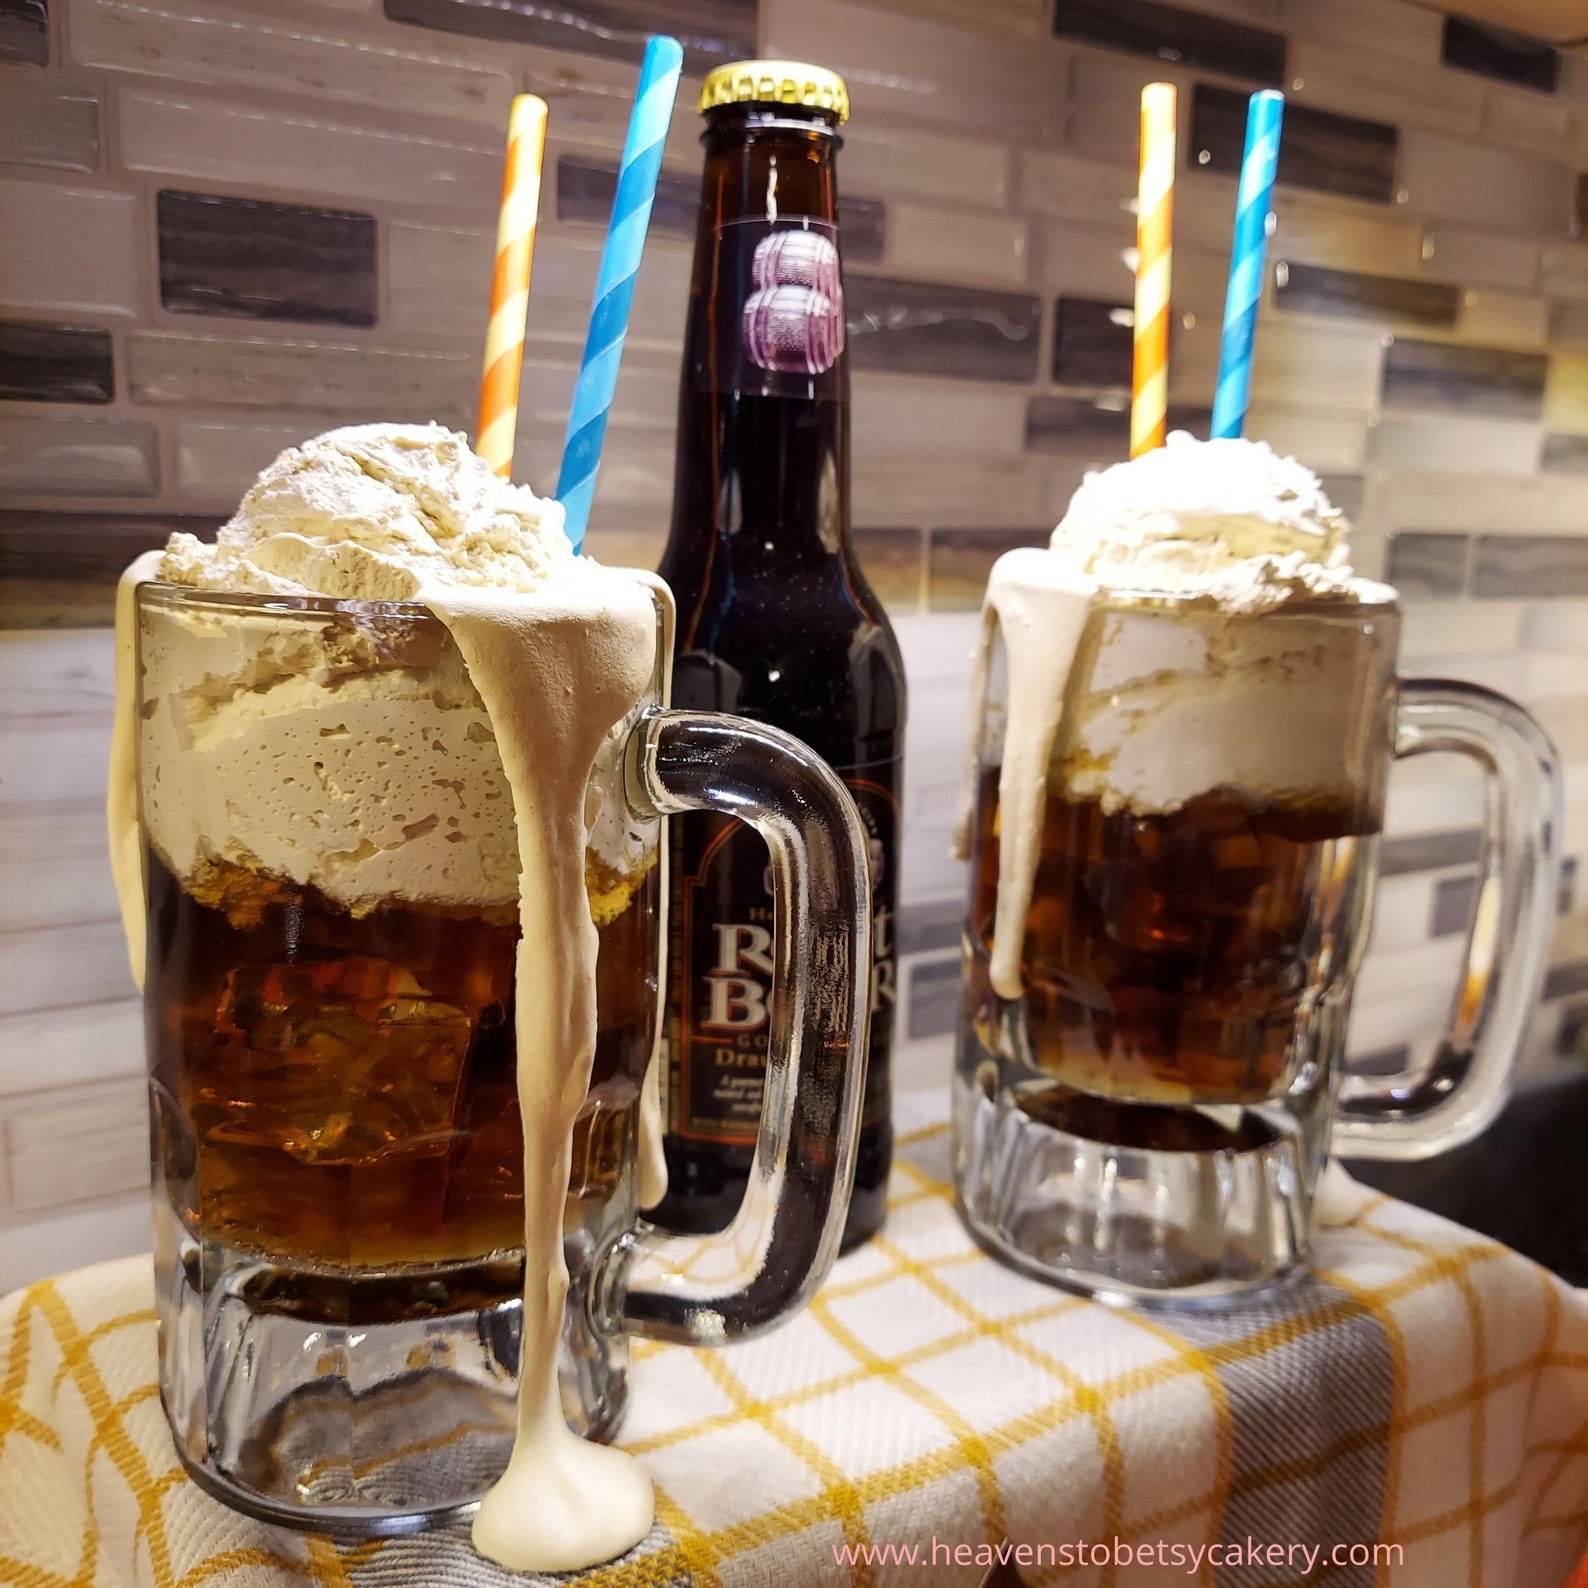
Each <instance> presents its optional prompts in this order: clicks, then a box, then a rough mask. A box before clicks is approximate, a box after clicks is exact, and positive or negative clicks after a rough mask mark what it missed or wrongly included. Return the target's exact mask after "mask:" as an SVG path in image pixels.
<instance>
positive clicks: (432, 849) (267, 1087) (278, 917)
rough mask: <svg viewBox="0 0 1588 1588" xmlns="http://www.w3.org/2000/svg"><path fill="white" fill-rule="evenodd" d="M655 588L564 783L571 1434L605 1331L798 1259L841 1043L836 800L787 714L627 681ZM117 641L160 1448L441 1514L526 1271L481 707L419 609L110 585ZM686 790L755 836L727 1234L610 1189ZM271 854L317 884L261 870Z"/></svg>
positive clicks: (502, 846)
mask: <svg viewBox="0 0 1588 1588" xmlns="http://www.w3.org/2000/svg"><path fill="white" fill-rule="evenodd" d="M655 599H656V603H657V629H656V649H655V660H654V663H653V673H652V684H651V689H650V694H649V698H648V699H645V700H643V701H642V702H641V703H640V705H639V706H638V707H637V708H636V710H635V711H634V712H633V713H631V715H630V718H629V719H628V720H627V722H626V723H625V724H624V731H623V732H622V733H621V734H617V735H614V736H610V737H609V740H608V744H609V751H610V753H608V752H603V757H602V758H598V760H597V763H596V770H595V773H594V775H593V776H592V780H591V785H590V793H589V795H588V796H587V816H589V817H591V818H592V819H591V821H590V847H589V849H588V850H587V854H586V860H585V879H586V889H587V892H588V897H589V905H590V910H591V914H592V917H593V919H594V921H595V923H596V926H597V931H598V938H599V954H598V961H597V978H596V980H597V987H596V993H597V1037H596V1050H595V1059H594V1068H593V1073H592V1076H591V1082H590V1088H589V1094H588V1097H587V1099H586V1102H585V1105H584V1108H583V1111H582V1112H581V1113H580V1115H579V1119H578V1123H577V1126H576V1128H575V1131H574V1139H573V1151H572V1157H573V1166H572V1178H571V1184H570V1186H569V1191H568V1198H567V1203H566V1212H565V1220H564V1250H565V1255H566V1260H567V1266H568V1270H569V1275H570V1287H569V1294H568V1304H567V1308H566V1314H565V1322H564V1327H563V1334H562V1341H561V1367H560V1381H561V1392H562V1402H563V1409H564V1411H565V1414H566V1416H567V1418H568V1420H569V1422H570V1423H571V1424H572V1425H573V1427H574V1428H575V1429H576V1430H577V1431H579V1432H580V1433H583V1434H586V1435H588V1436H590V1437H594V1438H600V1437H603V1436H605V1435H607V1434H609V1433H610V1432H611V1431H612V1430H613V1428H614V1427H615V1425H616V1423H617V1421H618V1419H619V1418H620V1416H621V1414H622V1410H623V1404H624V1395H625V1369H626V1363H627V1350H628V1345H627V1342H628V1338H629V1336H631V1335H636V1334H638V1335H645V1336H648V1337H650V1338H653V1339H662V1340H670V1341H677V1342H685V1343H692V1344H713V1345H715V1344H722V1343H724V1342H726V1341H729V1340H732V1339H736V1338H742V1337H744V1336H745V1335H746V1334H748V1333H751V1332H754V1331H757V1330H759V1329H761V1328H764V1327H765V1326H767V1325H769V1324H771V1323H773V1322H774V1321H776V1320H778V1319H779V1318H781V1317H783V1316H786V1315H787V1314H788V1313H789V1312H791V1311H793V1310H795V1309H797V1308H798V1307H799V1306H800V1305H802V1304H803V1302H804V1300H805V1299H806V1297H808V1295H809V1294H810V1292H811V1291H812V1289H813V1288H814V1287H815V1286H816V1284H818V1283H819V1282H820V1280H821V1278H822V1277H823V1275H824V1274H825V1272H826V1270H827V1268H828V1267H829V1266H830V1264H831V1262H832V1259H833V1257H834V1255H835V1253H836V1250H837V1244H838V1239H839V1235H840V1233H841V1230H842V1227H843V1222H844V1211H845V1207H846V1203H847V1196H848V1187H849V1183H850V1180H851V1177H852V1174H853V1168H854V1146H855V1138H856V1130H857V1122H858V1111H859V1101H860V1094H859V1080H860V1073H861V1071H862V1069H863V1059H864V1045H863V1044H864V1026H863V1018H864V1012H865V1003H864V982H863V976H864V970H865V967H866V966H867V964H868V963H869V961H868V956H867V952H866V933H867V917H866V910H865V906H864V902H863V901H865V900H866V899H867V898H868V897H869V894H868V891H867V883H866V869H865V868H866V861H865V837H864V833H863V831H862V830H861V828H860V826H859V823H858V820H857V818H856V816H855V814H854V809H853V805H852V803H851V802H850V800H849V798H848V796H847V795H846V794H845V792H844V790H843V788H842V786H841V785H840V784H839V783H838V782H837V781H836V779H835V778H834V777H833V775H832V774H831V773H830V772H829V771H828V770H827V769H826V767H825V766H824V765H823V764H822V763H821V762H820V761H819V760H817V758H816V757H815V756H814V754H812V753H811V752H810V751H808V750H807V749H806V748H805V747H804V746H803V745H801V744H799V743H798V742H797V741H796V740H794V739H792V738H790V737H788V736H787V735H785V734H781V733H779V732H777V731H776V730H773V729H768V728H765V727H762V726H758V725H755V724H752V723H748V722H745V721H741V720H739V719H736V718H731V717H725V716H718V715H713V714H710V713H693V712H670V711H667V710H664V709H663V708H662V703H661V697H662V691H663V682H664V678H665V671H664V669H665V666H666V658H667V655H668V640H667V634H666V627H667V621H668V612H669V610H670V609H669V608H667V607H666V605H665V603H664V601H663V599H662V598H661V597H660V596H656V597H655ZM136 636H137V650H138V656H137V660H138V667H137V686H136V700H135V705H136V729H137V736H138V767H139V818H140V824H141V829H142V837H143V843H144V875H145V896H146V902H147V912H146V919H147V953H146V965H147V975H146V982H145V1010H146V1029H147V1045H148V1055H149V1073H150V1093H151V1099H152V1112H153V1124H152V1146H153V1158H154V1179H155V1187H154V1203H155V1223H156V1278H157V1293H158V1311H159V1319H160V1388H161V1395H162V1398H163V1401H164V1405H165V1410H166V1414H167V1417H168V1419H169V1421H170V1424H171V1427H172V1430H173V1432H174V1434H175V1438H176V1444H177V1448H178V1451H179V1453H180V1455H181V1458H182V1461H183V1463H184V1465H185V1466H186V1467H187V1468H188V1470H189V1471H190V1472H191V1473H192V1475H193V1477H194V1478H195V1480H196V1481H198V1482H199V1483H200V1485H201V1486H202V1487H204V1488H205V1489H207V1490H209V1491H210V1492H211V1493H213V1494H215V1495H217V1496H218V1497H219V1498H221V1499H223V1500H225V1501H226V1502H227V1503H228V1504H230V1505H232V1506H234V1507H236V1508H237V1509H240V1510H242V1511H245V1512H247V1513H249V1514H251V1515H254V1516H256V1517H259V1518H261V1519H263V1520H266V1521H270V1522H276V1523H283V1524H286V1525H288V1526H296V1527H314V1528H317V1529H324V1530H329V1531H332V1532H335V1533H340V1534H353V1535H358V1536H365V1535H376V1534H382V1533H397V1532H407V1531H411V1530H413V1529H414V1528H417V1527H421V1526H427V1525H431V1524H434V1523H436V1522H441V1521H447V1520H451V1519H453V1518H456V1517H458V1516H460V1515H463V1514H466V1513H467V1512H468V1510H469V1509H470V1508H471V1507H472V1505H473V1504H474V1503H475V1502H476V1501H477V1500H478V1499H479V1498H480V1495H481V1494H482V1492H483V1491H484V1490H485V1489H487V1488H488V1487H489V1486H490V1485H491V1483H492V1482H494V1480H495V1479H496V1478H497V1476H498V1475H499V1474H500V1472H501V1470H502V1468H503V1466H504V1464H505V1463H506V1460H507V1457H508V1453H509V1450H510V1449H511V1446H512V1441H513V1431H514V1406H515V1397H516V1390H517V1372H518V1351H519V1338H520V1316H521V1303H520V1296H521V1293H522V1287H523V1284H524V1272H523V1268H524V1262H523V1250H522V1247H523V1230H524V1225H523V1217H524V1214H523V1189H524V1178H523V1177H524V1159H523V1154H524V1132H523V1131H522V1129H521V1125H520V1116H519V1109H518V1095H517V1091H516V1088H515V1041H514V1023H513V981H514V957H515V952H516V946H517V943H518V937H519V923H518V910H517V880H516V879H517V869H518V868H517V859H516V855H517V850H516V847H515V843H514V828H513V823H512V803H513V802H512V798H511V795H510V793H509V791H508V787H507V784H506V782H505V780H504V776H503V771H502V766H501V762H500V759H499V758H498V756H497V753H496V747H495V742H494V740H493V738H492V734H491V731H490V726H489V719H488V718H487V717H486V716H485V714H484V711H483V707H482V706H481V704H480V702H479V699H478V696H477V695H475V694H474V691H473V688H472V685H471V683H470V679H469V675H468V673H467V670H466V668H465V667H464V665H463V661H462V657H461V655H460V653H459V651H458V648H457V646H456V645H455V643H454V642H453V639H452V637H451V636H450V634H449V633H448V631H447V629H446V628H445V627H444V625H443V624H441V623H440V622H439V621H438V620H437V619H436V618H435V617H433V616H432V615H431V614H430V613H429V612H428V611H427V610H426V609H425V608H424V607H422V606H417V605H408V604H401V603H386V604H380V603H372V602H357V601H336V600H328V599H318V598H315V599H310V598H277V597H262V596H239V595H217V594H211V593H207V592H200V591H194V590H188V589H178V588H176V587H173V586H170V585H161V584H145V585H143V586H141V587H140V588H139V589H138V591H137V595H136ZM578 684H579V680H577V679H576V680H573V681H572V687H578ZM526 687H527V686H526ZM294 785H296V786H298V787H300V788H302V789H304V790H305V791H306V792H305V794H304V797H303V798H302V799H301V800H300V799H298V798H297V797H296V796H295V795H294V793H293V789H294ZM685 809H689V810H695V809H710V810H726V811H730V812H731V813H733V814H734V815H736V816H737V817H739V818H740V819H742V820H744V821H747V822H749V823H751V824H752V825H753V826H755V827H756V828H757V829H758V830H759V831H760V832H761V833H762V835H763V836H764V837H765V838H766V840H767V843H768V846H769V849H770V852H771V864H772V870H773V874H774V877H775V880H776V910H777V926H778V931H777V950H776V952H777V960H776V989H775V991H774V994H773V997H772V1000H771V1004H770V1032H771V1040H770V1053H769V1058H768V1065H767V1072H766V1089H765V1106H764V1112H763V1116H762V1122H761V1129H760V1137H759V1140H758V1143H757V1146H756V1151H755V1161H754V1167H753V1169H752V1172H751V1175H750V1182H749V1190H748V1192H747V1195H746V1198H745V1201H744V1204H743V1207H742V1208H741V1211H740V1213H739V1216H738V1218H737V1219H736V1221H735V1222H734V1224H733V1225H732V1226H731V1227H730V1229H729V1230H728V1231H727V1232H725V1233H724V1234H723V1235H722V1236H720V1237H710V1238H707V1239H689V1240H684V1239H681V1238H672V1237H666V1236H663V1235H661V1234H659V1233H658V1232H656V1231H655V1230H653V1229H651V1228H650V1227H649V1226H647V1225H645V1224H644V1223H643V1221H641V1220H640V1218H639V1202H640V1187H639V1184H638V1182H639V1180H640V1177H641V1175H642V1173H643V1168H644V1166H643V1164H642V1163H641V1159H642V1157H643V1141H642V1138H643V1136H644V1128H643V1125H642V1116H643V1115H644V1114H645V1113H646V1112H647V1109H648V1108H649V1109H651V1110H654V1107H655V1098H654V1096H651V1097H650V1098H649V1100H648V1101H647V1080H646V1077H647V1067H648V1065H650V1063H651V1062H652V1053H653V1049H654V1045H655V1038H656V1029H657V1010H658V985H659V965H660V958H661V953H662V944H663V941H664V931H665V928H664V923H663V919H662V901H663V898H664V887H663V879H662V877H661V875H660V871H659V866H658V854H659V849H658V835H659V828H660V817H661V816H662V815H663V814H665V813H669V812H675V811H681V810H685ZM282 846H286V847H285V848H282ZM288 850H294V851H296V854H297V855H298V857H299V858H298V860H297V861H294V862H293V864H292V865H289V864H287V863H286V862H285V861H282V862H281V863H277V862H278V859H279V857H280V855H281V854H284V853H286V852H287V851H288ZM305 855H308V856H309V857H310V862H309V863H311V864H312V866H313V868H314V875H315V878H316V882H315V884H314V885H309V884H305V883H303V882H299V881H293V880H292V875H293V871H294V867H296V869H297V871H298V873H299V874H300V875H301V871H302V863H303V861H302V857H303V856H305ZM415 878H418V879H420V880H422V882H423V884H424V886H423V887H422V889H421V888H415V887H413V886H411V885H410V884H411V883H412V882H413V880H414V879H415ZM438 879H439V880H438ZM449 879H450V880H449ZM653 1117H654V1116H653ZM657 1161H658V1162H659V1142H658V1160H657ZM658 1190H659V1188H658V1187H656V1186H654V1185H653V1186H652V1187H650V1188H649V1195H648V1197H647V1200H650V1199H654V1196H655V1195H656V1194H658Z"/></svg>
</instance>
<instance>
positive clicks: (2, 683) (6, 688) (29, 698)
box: [0, 629, 116, 722]
mask: <svg viewBox="0 0 1588 1588" xmlns="http://www.w3.org/2000/svg"><path fill="white" fill-rule="evenodd" d="M115 665H116V658H115V643H114V640H113V638H112V636H111V633H110V631H109V630H108V629H10V630H5V631H0V720H6V721H11V720H17V719H21V718H28V717H87V718H92V719H94V720H97V721H101V722H108V721H109V720H110V713H111V711H112V710H113V709H114V706H115Z"/></svg>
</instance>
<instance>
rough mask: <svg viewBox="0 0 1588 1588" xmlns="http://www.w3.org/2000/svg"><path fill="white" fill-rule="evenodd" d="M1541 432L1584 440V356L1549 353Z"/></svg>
mask: <svg viewBox="0 0 1588 1588" xmlns="http://www.w3.org/2000/svg"><path fill="white" fill-rule="evenodd" d="M1544 428H1545V429H1546V430H1553V431H1560V432H1564V433H1565V434H1567V435H1572V436H1588V353H1553V354H1551V355H1550V360H1549V372H1548V374H1547V375H1546V376H1545V378H1544Z"/></svg>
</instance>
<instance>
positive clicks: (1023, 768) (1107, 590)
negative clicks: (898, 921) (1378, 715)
mask: <svg viewBox="0 0 1588 1588" xmlns="http://www.w3.org/2000/svg"><path fill="white" fill-rule="evenodd" d="M1348 532H1349V525H1348V524H1347V522H1346V520H1345V518H1344V516H1343V515H1342V514H1341V513H1339V512H1338V511H1337V510H1336V509H1335V508H1334V507H1333V506H1332V504H1331V503H1330V502H1329V500H1328V498H1327V497H1326V496H1325V495H1324V492H1323V489H1322V487H1321V486H1320V485H1319V483H1318V480H1317V478H1316V476H1314V475H1313V474H1312V473H1311V472H1310V471H1309V470H1307V469H1305V468H1303V467H1302V465H1301V464H1299V463H1297V462H1295V461H1294V460H1293V459H1290V458H1284V457H1281V456H1279V455H1278V454H1276V453H1274V452H1273V451H1271V450H1270V449H1269V448H1268V447H1267V446H1265V445H1264V444H1263V443H1261V442H1252V441H1241V440H1223V441H1196V440H1194V439H1193V438H1192V437H1190V436H1188V435H1185V434H1184V433H1181V432H1176V433H1175V434H1173V435H1171V436H1170V437H1169V441H1168V445H1167V446H1164V447H1160V448H1157V449H1155V450H1154V451H1151V452H1147V453H1144V454H1143V455H1142V456H1141V457H1139V458H1136V459H1133V460H1132V461H1131V462H1129V463H1120V464H1116V465H1114V466H1113V467H1112V468H1109V469H1104V470H1102V471H1101V472H1099V473H1094V474H1089V475H1088V476H1087V477H1086V480H1085V481H1084V482H1083V484H1082V485H1081V487H1080V488H1079V489H1078V490H1077V491H1076V493H1075V496H1074V499H1073V500H1072V501H1071V503H1070V507H1069V510H1068V511H1067V512H1066V514H1065V516H1064V518H1063V520H1062V521H1061V522H1060V524H1059V526H1058V528H1057V529H1055V530H1054V532H1053V537H1052V540H1051V541H1050V543H1049V545H1048V546H1047V547H1046V548H1043V549H1023V550H1018V551H1012V552H1009V553H1007V554H1006V555H1005V556H1003V557H1001V558H999V560H998V562H997V563H996V564H995V565H994V567H993V570H992V573H991V576H990V577H989V579H988V582H987V594H986V598H985V601H984V604H983V608H982V629H981V638H980V643H979V646H978V651H977V655H976V658H975V671H974V676H973V683H972V690H971V718H970V732H971V742H970V770H969V775H968V777H967V781H966V797H965V802H964V804H963V806H962V809H961V815H960V823H959V829H958V835H957V840H956V850H957V852H958V853H959V854H960V856H961V858H967V857H968V855H969V847H970V823H971V819H972V815H973V812H972V809H971V802H972V800H973V798H974V788H975V782H976V768H977V765H978V762H979V761H980V759H981V755H982V738H983V733H984V731H986V729H985V728H984V715H985V713H986V709H987V685H988V677H987V675H988V667H989V664H990V658H991V650H992V639H993V635H994V632H995V631H996V632H997V633H998V634H999V635H1000V636H1001V638H1002V641H1003V645H1004V653H1005V658H1006V665H1007V673H1008V678H1007V697H1008V698H1007V706H1006V709H1005V712H1004V718H1003V722H1002V725H1001V733H1000V732H999V729H998V725H996V724H995V725H992V727H991V732H992V734H993V736H994V737H995V738H998V739H1001V743H999V744H997V745H996V746H993V747H991V748H993V749H994V751H995V752H996V753H999V754H1001V762H1000V774H999V784H998V808H999V816H998V822H999V825H998V892H997V903H996V907H995V917H994V923H993V946H992V956H991V967H990V974H991V980H992V984H993V988H994V990H995V991H996V992H997V993H998V995H999V996H1000V997H1003V998H1018V997H1019V996H1020V995H1021V992H1022V990H1023V986H1022V980H1021V967H1020V960H1021V953H1022V950H1023V947H1024V940H1025V922H1026V916H1027V913H1028V911H1029V909H1030V905H1031V894H1032V889H1033V887H1034V885H1035V880H1036V873H1037V865H1038V860H1039V851H1040V844H1041V833H1042V820H1043V810H1044V804H1045V801H1046V799H1047V796H1048V793H1049V786H1050V780H1052V779H1054V778H1062V779H1063V783H1064V789H1065V792H1066V793H1067V794H1068V795H1070V796H1071V797H1073V798H1076V799H1095V800H1097V801H1098V802H1099V803H1100V804H1101V805H1102V807H1103V809H1104V810H1105V811H1109V812H1114V811H1121V810H1125V811H1132V812H1135V813H1138V814H1142V815H1149V814H1150V815H1161V814H1165V813H1167V812H1170V811H1174V810H1177V809H1179V808H1180V806H1182V805H1183V804H1185V802H1186V801H1187V800H1190V799H1194V798H1195V797H1196V796H1197V795H1199V794H1202V793H1205V792H1207V791H1208V790H1210V789H1212V788H1216V787H1221V786H1224V787H1231V788H1235V789H1239V790H1242V791H1243V792H1246V793H1248V794H1250V795H1252V796H1253V797H1260V798H1275V797H1279V798H1284V797H1294V796H1298V795H1312V796H1327V795H1348V794H1349V793H1350V792H1351V783H1352V778H1353V769H1352V768H1351V767H1349V766H1347V765H1345V764H1344V763H1343V762H1342V761H1341V760H1340V757H1339V754H1338V750H1337V746H1338V745H1339V744H1341V743H1344V742H1345V738H1346V736H1345V734H1344V733H1343V732H1342V733H1341V734H1339V735H1331V734H1330V733H1329V732H1328V731H1324V732H1319V731H1317V730H1318V727H1319V713H1320V710H1322V711H1323V712H1324V713H1327V711H1328V710H1329V709H1330V702H1336V703H1338V706H1339V709H1340V710H1342V711H1345V710H1347V709H1348V703H1349V698H1350V695H1349V692H1350V690H1351V688H1352V687H1353V677H1354V667H1355V656H1356V647H1355V646H1354V645H1353V644H1352V643H1351V639H1350V636H1349V635H1345V634H1341V633H1340V632H1339V626H1338V625H1329V624H1326V623H1319V624H1315V625H1310V626H1304V627H1305V632H1303V627H1299V626H1297V625H1291V624H1282V625H1281V624H1275V625H1272V626H1265V625H1264V624H1262V623H1261V622H1260V621H1253V619H1256V618H1259V617H1260V616H1261V614H1263V613H1266V612H1278V611H1281V610H1283V609H1287V608H1288V609H1290V610H1291V611H1292V612H1299V611H1301V610H1303V609H1316V608H1320V607H1321V608H1324V609H1334V608H1338V607H1339V606H1342V605H1344V606H1350V605H1356V604H1362V603H1379V602H1385V601H1390V600H1393V599H1394V592H1393V591H1392V590H1390V589H1389V587H1388V586H1386V585H1380V584H1375V583H1373V582H1371V581H1369V580H1365V579H1359V578H1357V577H1355V576H1354V575H1353V573H1352V570H1351V567H1350V563H1349V560H1348V553H1347V549H1346V536H1347V534H1348ZM1083 656H1084V658H1085V665H1084V667H1082V666H1078V661H1079V659H1080V658H1082V657H1083ZM1083 676H1084V678H1085V680H1086V687H1085V688H1084V689H1083V688H1082V686H1081V679H1082V677H1083ZM1301 702H1305V703H1306V705H1307V710H1306V711H1305V712H1298V710H1297V709H1296V707H1297V705H1298V704H1299V703H1301Z"/></svg>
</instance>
